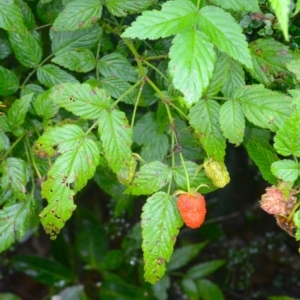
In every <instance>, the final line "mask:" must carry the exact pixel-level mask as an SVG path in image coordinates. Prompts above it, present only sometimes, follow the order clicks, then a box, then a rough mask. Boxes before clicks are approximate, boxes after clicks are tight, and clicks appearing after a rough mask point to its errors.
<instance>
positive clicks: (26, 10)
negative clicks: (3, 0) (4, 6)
mask: <svg viewBox="0 0 300 300" xmlns="http://www.w3.org/2000/svg"><path fill="white" fill-rule="evenodd" d="M14 3H15V4H16V5H17V6H19V9H20V12H21V14H22V17H23V21H24V25H25V26H26V27H27V29H28V30H33V29H34V28H35V26H36V24H35V18H34V14H33V13H32V11H31V9H30V7H29V5H28V4H27V3H26V2H24V1H23V0H14Z"/></svg>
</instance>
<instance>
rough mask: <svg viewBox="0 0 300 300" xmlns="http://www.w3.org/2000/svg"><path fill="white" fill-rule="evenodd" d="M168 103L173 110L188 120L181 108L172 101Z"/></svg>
mask: <svg viewBox="0 0 300 300" xmlns="http://www.w3.org/2000/svg"><path fill="white" fill-rule="evenodd" d="M168 105H170V106H172V107H173V108H174V109H175V110H177V111H178V113H179V114H180V115H182V116H183V117H184V118H185V119H186V120H188V116H187V115H186V114H185V113H184V112H183V111H182V110H181V109H179V108H178V107H177V106H176V105H175V104H174V103H173V102H168Z"/></svg>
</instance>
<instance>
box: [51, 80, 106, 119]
mask: <svg viewBox="0 0 300 300" xmlns="http://www.w3.org/2000/svg"><path fill="white" fill-rule="evenodd" d="M50 97H51V99H53V101H54V102H55V103H58V104H59V105H60V106H61V107H63V108H65V109H66V110H68V111H71V112H72V113H73V114H75V115H76V116H79V117H82V118H84V119H90V120H92V119H98V118H99V117H100V116H101V113H102V111H103V110H104V109H108V108H109V107H110V105H111V103H112V101H111V98H110V96H109V95H108V94H107V92H106V91H104V90H103V89H99V88H97V87H92V86H90V85H89V84H87V83H83V84H79V83H73V82H66V83H63V84H59V85H56V86H55V87H53V88H52V92H51V95H50Z"/></svg>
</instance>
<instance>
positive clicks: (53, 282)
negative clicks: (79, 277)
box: [13, 255, 76, 287]
mask: <svg viewBox="0 0 300 300" xmlns="http://www.w3.org/2000/svg"><path fill="white" fill-rule="evenodd" d="M13 266H14V268H15V269H16V270H18V271H20V272H22V273H25V274H27V275H28V276H30V277H32V278H34V280H36V281H37V282H41V283H43V284H45V285H46V286H53V287H55V286H57V285H59V284H61V282H72V281H73V282H75V281H76V277H75V275H74V273H72V272H71V271H70V270H69V269H67V268H66V267H64V266H63V265H61V264H59V263H58V262H56V261H53V260H49V259H45V258H42V257H39V256H34V255H18V256H16V257H15V258H14V260H13Z"/></svg>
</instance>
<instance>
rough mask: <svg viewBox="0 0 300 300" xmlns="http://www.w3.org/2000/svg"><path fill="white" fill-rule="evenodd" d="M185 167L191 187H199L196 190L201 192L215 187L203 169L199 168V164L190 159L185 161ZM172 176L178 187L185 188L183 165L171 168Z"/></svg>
mask: <svg viewBox="0 0 300 300" xmlns="http://www.w3.org/2000/svg"><path fill="white" fill-rule="evenodd" d="M185 167H186V170H187V173H188V176H189V180H190V187H191V188H195V189H196V188H198V187H199V186H200V185H203V186H202V187H200V188H199V190H198V192H199V193H201V194H207V193H210V192H212V191H214V190H215V189H216V187H215V186H214V184H213V183H212V182H211V180H210V179H209V178H208V177H207V176H206V175H205V173H204V169H201V170H199V165H197V164H196V163H194V162H191V161H185ZM173 176H174V180H175V182H176V184H177V185H178V187H179V189H181V190H185V191H186V190H187V183H186V175H185V170H184V167H183V165H179V166H176V167H175V168H173Z"/></svg>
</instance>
